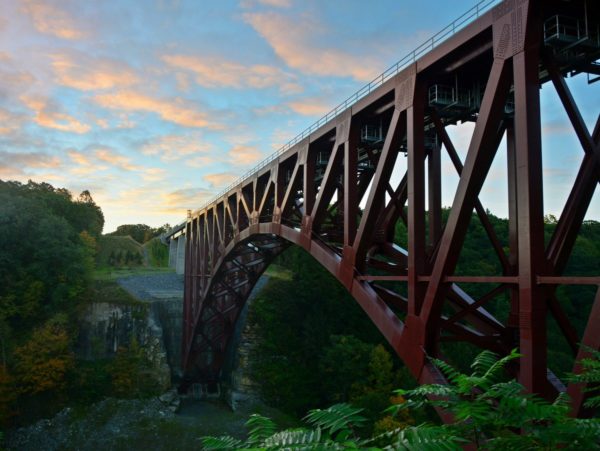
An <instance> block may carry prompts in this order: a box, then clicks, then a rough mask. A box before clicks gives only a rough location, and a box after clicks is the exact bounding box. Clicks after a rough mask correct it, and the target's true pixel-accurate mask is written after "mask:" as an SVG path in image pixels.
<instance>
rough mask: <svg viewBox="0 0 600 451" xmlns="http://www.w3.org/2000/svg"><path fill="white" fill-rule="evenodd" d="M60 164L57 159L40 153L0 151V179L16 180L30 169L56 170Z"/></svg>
mask: <svg viewBox="0 0 600 451" xmlns="http://www.w3.org/2000/svg"><path fill="white" fill-rule="evenodd" d="M60 164H61V161H60V159H59V158H58V157H56V156H53V155H48V154H46V153H42V152H30V153H28V152H6V151H4V150H0V177H1V178H7V179H8V178H17V177H18V176H23V175H26V174H27V173H28V171H29V170H30V169H56V168H57V167H59V166H60Z"/></svg>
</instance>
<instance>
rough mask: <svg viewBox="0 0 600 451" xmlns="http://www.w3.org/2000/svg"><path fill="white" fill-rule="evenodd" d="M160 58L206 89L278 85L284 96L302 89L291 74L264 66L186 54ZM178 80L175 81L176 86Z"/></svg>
mask: <svg viewBox="0 0 600 451" xmlns="http://www.w3.org/2000/svg"><path fill="white" fill-rule="evenodd" d="M162 59H163V61H164V62H166V63H167V64H168V65H169V66H171V67H174V68H177V69H182V70H187V71H190V72H192V73H193V74H194V75H195V78H196V83H198V84H199V85H201V86H204V87H206V88H222V87H228V88H245V87H250V88H257V89H263V88H268V87H271V86H279V87H280V89H281V90H282V91H283V92H286V93H297V92H300V91H301V90H302V87H301V86H300V85H299V84H298V83H295V82H294V81H293V79H294V77H293V75H292V74H289V73H287V72H284V71H283V70H281V69H279V68H278V67H275V66H268V65H264V64H256V65H250V66H246V65H244V64H240V63H237V62H235V61H230V60H225V59H223V58H216V57H207V58H200V57H197V56H189V55H164V56H163V57H162ZM181 81H182V80H179V79H178V83H179V84H181ZM183 86H185V84H184V85H183Z"/></svg>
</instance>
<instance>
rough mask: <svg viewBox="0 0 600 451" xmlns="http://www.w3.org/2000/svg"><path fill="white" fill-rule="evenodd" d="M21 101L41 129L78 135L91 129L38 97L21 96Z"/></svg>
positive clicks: (46, 100)
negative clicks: (32, 113) (32, 114)
mask: <svg viewBox="0 0 600 451" xmlns="http://www.w3.org/2000/svg"><path fill="white" fill-rule="evenodd" d="M21 100H22V101H23V103H24V104H25V105H26V106H27V107H28V108H29V109H31V110H33V112H34V114H35V116H34V119H33V120H34V122H35V123H36V124H37V125H39V126H41V127H46V128H52V129H55V130H60V131H63V132H71V133H78V134H83V133H87V132H88V131H90V128H91V127H90V126H89V125H88V124H85V123H83V122H80V121H79V120H77V119H76V118H74V117H73V116H70V115H68V114H66V113H63V112H62V111H59V109H58V107H57V106H56V105H54V104H53V103H52V102H49V100H48V99H45V98H42V97H39V96H23V97H21Z"/></svg>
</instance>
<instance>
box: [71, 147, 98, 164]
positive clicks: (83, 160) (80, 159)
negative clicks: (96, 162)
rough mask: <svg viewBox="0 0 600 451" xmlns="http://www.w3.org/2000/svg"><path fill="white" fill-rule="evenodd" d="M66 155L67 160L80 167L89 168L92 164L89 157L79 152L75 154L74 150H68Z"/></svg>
mask: <svg viewBox="0 0 600 451" xmlns="http://www.w3.org/2000/svg"><path fill="white" fill-rule="evenodd" d="M67 155H69V158H71V160H72V161H73V162H74V163H76V164H78V165H80V166H91V165H92V164H93V162H92V160H91V159H90V157H89V156H87V155H85V154H83V153H81V152H77V151H76V150H73V149H71V150H68V151H67Z"/></svg>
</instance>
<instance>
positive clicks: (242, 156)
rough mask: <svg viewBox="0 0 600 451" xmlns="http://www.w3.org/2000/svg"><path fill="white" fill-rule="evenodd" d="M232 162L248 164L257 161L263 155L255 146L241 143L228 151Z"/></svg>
mask: <svg viewBox="0 0 600 451" xmlns="http://www.w3.org/2000/svg"><path fill="white" fill-rule="evenodd" d="M228 155H229V158H230V160H231V163H233V164H235V165H248V164H252V163H257V162H258V161H260V160H261V159H262V157H263V154H262V152H261V151H260V150H258V149H257V148H256V147H253V146H246V145H239V146H235V147H233V148H232V149H231V150H230V151H229V152H228Z"/></svg>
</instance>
